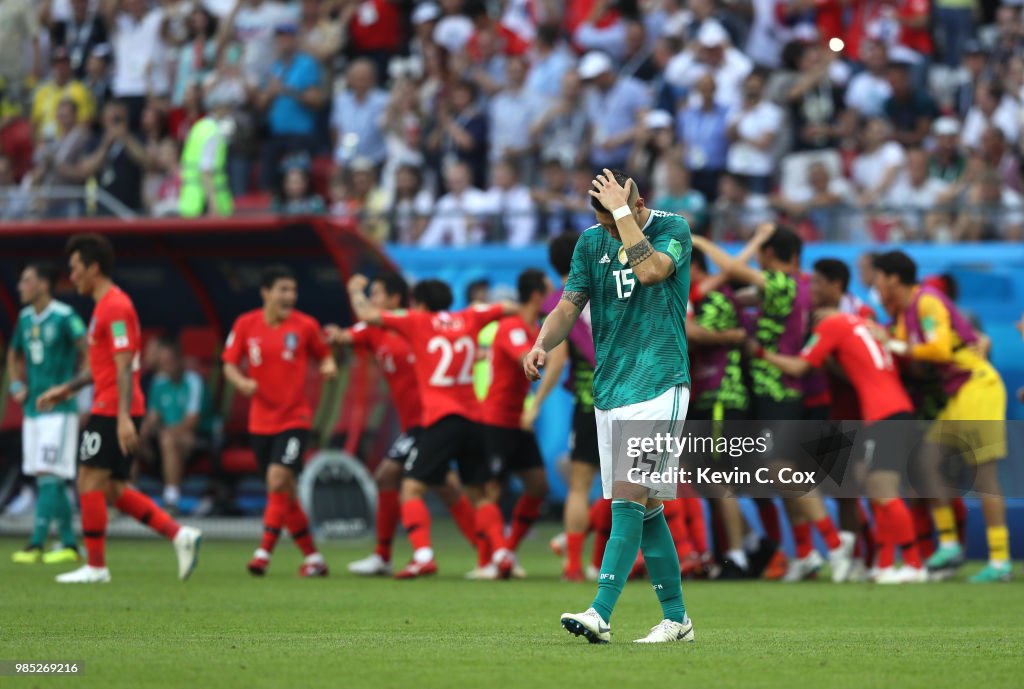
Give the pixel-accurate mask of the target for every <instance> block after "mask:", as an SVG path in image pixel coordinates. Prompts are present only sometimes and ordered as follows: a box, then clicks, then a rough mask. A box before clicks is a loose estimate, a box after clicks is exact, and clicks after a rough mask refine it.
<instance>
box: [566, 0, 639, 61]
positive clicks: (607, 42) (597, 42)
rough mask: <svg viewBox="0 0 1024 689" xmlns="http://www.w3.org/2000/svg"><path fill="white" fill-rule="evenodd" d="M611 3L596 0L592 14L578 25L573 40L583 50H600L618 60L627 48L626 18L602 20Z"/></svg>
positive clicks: (606, 0) (607, 0)
mask: <svg viewBox="0 0 1024 689" xmlns="http://www.w3.org/2000/svg"><path fill="white" fill-rule="evenodd" d="M611 4H612V3H611V2H610V1H609V0H596V2H594V4H593V5H592V7H591V10H590V14H589V15H588V16H587V18H586V19H585V20H584V21H583V22H582V23H581V24H580V25H579V26H578V27H576V31H575V32H574V33H573V36H572V40H573V42H574V43H575V44H576V46H577V47H578V48H579V49H580V50H581V51H589V50H600V51H601V52H603V53H607V54H608V55H610V56H611V57H613V58H615V59H616V60H618V59H620V58H621V57H622V56H623V53H624V52H625V50H626V20H625V19H623V18H622V16H619V17H617V18H616V19H615V20H614V21H612V22H609V23H604V22H602V21H601V19H602V17H603V16H604V14H605V13H606V12H608V11H609V9H610V7H611ZM598 24H603V26H600V27H599V26H598Z"/></svg>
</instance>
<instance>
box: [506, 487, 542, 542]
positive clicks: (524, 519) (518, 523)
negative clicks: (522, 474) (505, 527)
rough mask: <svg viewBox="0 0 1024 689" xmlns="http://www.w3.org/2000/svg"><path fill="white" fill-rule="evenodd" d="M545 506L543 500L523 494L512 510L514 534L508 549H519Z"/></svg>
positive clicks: (509, 539) (510, 537)
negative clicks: (541, 507) (542, 506)
mask: <svg viewBox="0 0 1024 689" xmlns="http://www.w3.org/2000/svg"><path fill="white" fill-rule="evenodd" d="M542 504H544V499H543V498H535V497H533V496H532V495H527V494H526V493H523V494H522V495H520V496H519V500H517V501H516V506H515V509H513V510H512V533H511V534H510V535H509V538H508V547H509V548H511V549H512V550H515V549H516V548H518V547H519V544H520V542H522V540H523V537H524V536H526V534H527V532H529V530H530V527H531V526H533V523H534V522H535V521H537V517H538V516H540V506H541V505H542Z"/></svg>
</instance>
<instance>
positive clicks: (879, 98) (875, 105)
mask: <svg viewBox="0 0 1024 689" xmlns="http://www.w3.org/2000/svg"><path fill="white" fill-rule="evenodd" d="M860 59H861V62H863V63H864V71H862V72H858V73H857V74H855V75H854V76H853V78H852V79H850V84H849V86H847V87H846V106H847V107H849V108H853V109H854V110H856V111H857V112H858V113H859V114H860V115H862V116H864V117H879V116H881V115H883V114H884V113H885V102H886V101H887V100H889V96H891V95H892V86H890V85H889V80H888V79H886V74H885V68H886V66H887V65H888V61H889V54H888V52H887V51H886V48H885V44H883V43H881V42H880V41H876V40H874V39H865V40H862V41H861V44H860Z"/></svg>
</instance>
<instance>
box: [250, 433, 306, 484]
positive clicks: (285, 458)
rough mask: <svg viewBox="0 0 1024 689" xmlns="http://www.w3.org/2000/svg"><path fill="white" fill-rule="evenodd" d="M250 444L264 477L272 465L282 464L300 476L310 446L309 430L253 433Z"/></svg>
mask: <svg viewBox="0 0 1024 689" xmlns="http://www.w3.org/2000/svg"><path fill="white" fill-rule="evenodd" d="M249 443H250V445H251V446H252V451H253V452H254V453H256V462H257V463H258V464H259V465H260V472H262V473H263V474H264V475H266V473H267V469H268V468H270V465H271V464H280V465H281V466H284V467H288V468H289V469H291V470H292V472H293V473H294V474H298V473H299V472H301V471H302V459H303V457H305V455H306V447H307V446H308V445H309V430H307V429H305V428H292V429H289V430H287V431H281V432H280V433H272V434H270V435H261V434H258V433H251V434H250V435H249Z"/></svg>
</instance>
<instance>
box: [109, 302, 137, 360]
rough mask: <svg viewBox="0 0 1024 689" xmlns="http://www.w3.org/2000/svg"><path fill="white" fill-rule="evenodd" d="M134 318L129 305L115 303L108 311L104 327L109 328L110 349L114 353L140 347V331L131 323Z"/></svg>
mask: <svg viewBox="0 0 1024 689" xmlns="http://www.w3.org/2000/svg"><path fill="white" fill-rule="evenodd" d="M132 318H133V314H132V310H131V308H130V307H129V306H127V305H121V304H115V305H114V306H112V307H111V308H110V311H109V312H108V313H107V323H106V324H105V326H104V327H106V328H107V329H108V330H109V333H110V349H111V351H112V352H113V353H114V354H117V353H119V352H130V351H134V350H136V349H138V347H139V342H138V341H137V338H138V333H137V332H136V329H135V328H132V327H130V325H129V324H130V323H131V321H132Z"/></svg>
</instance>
